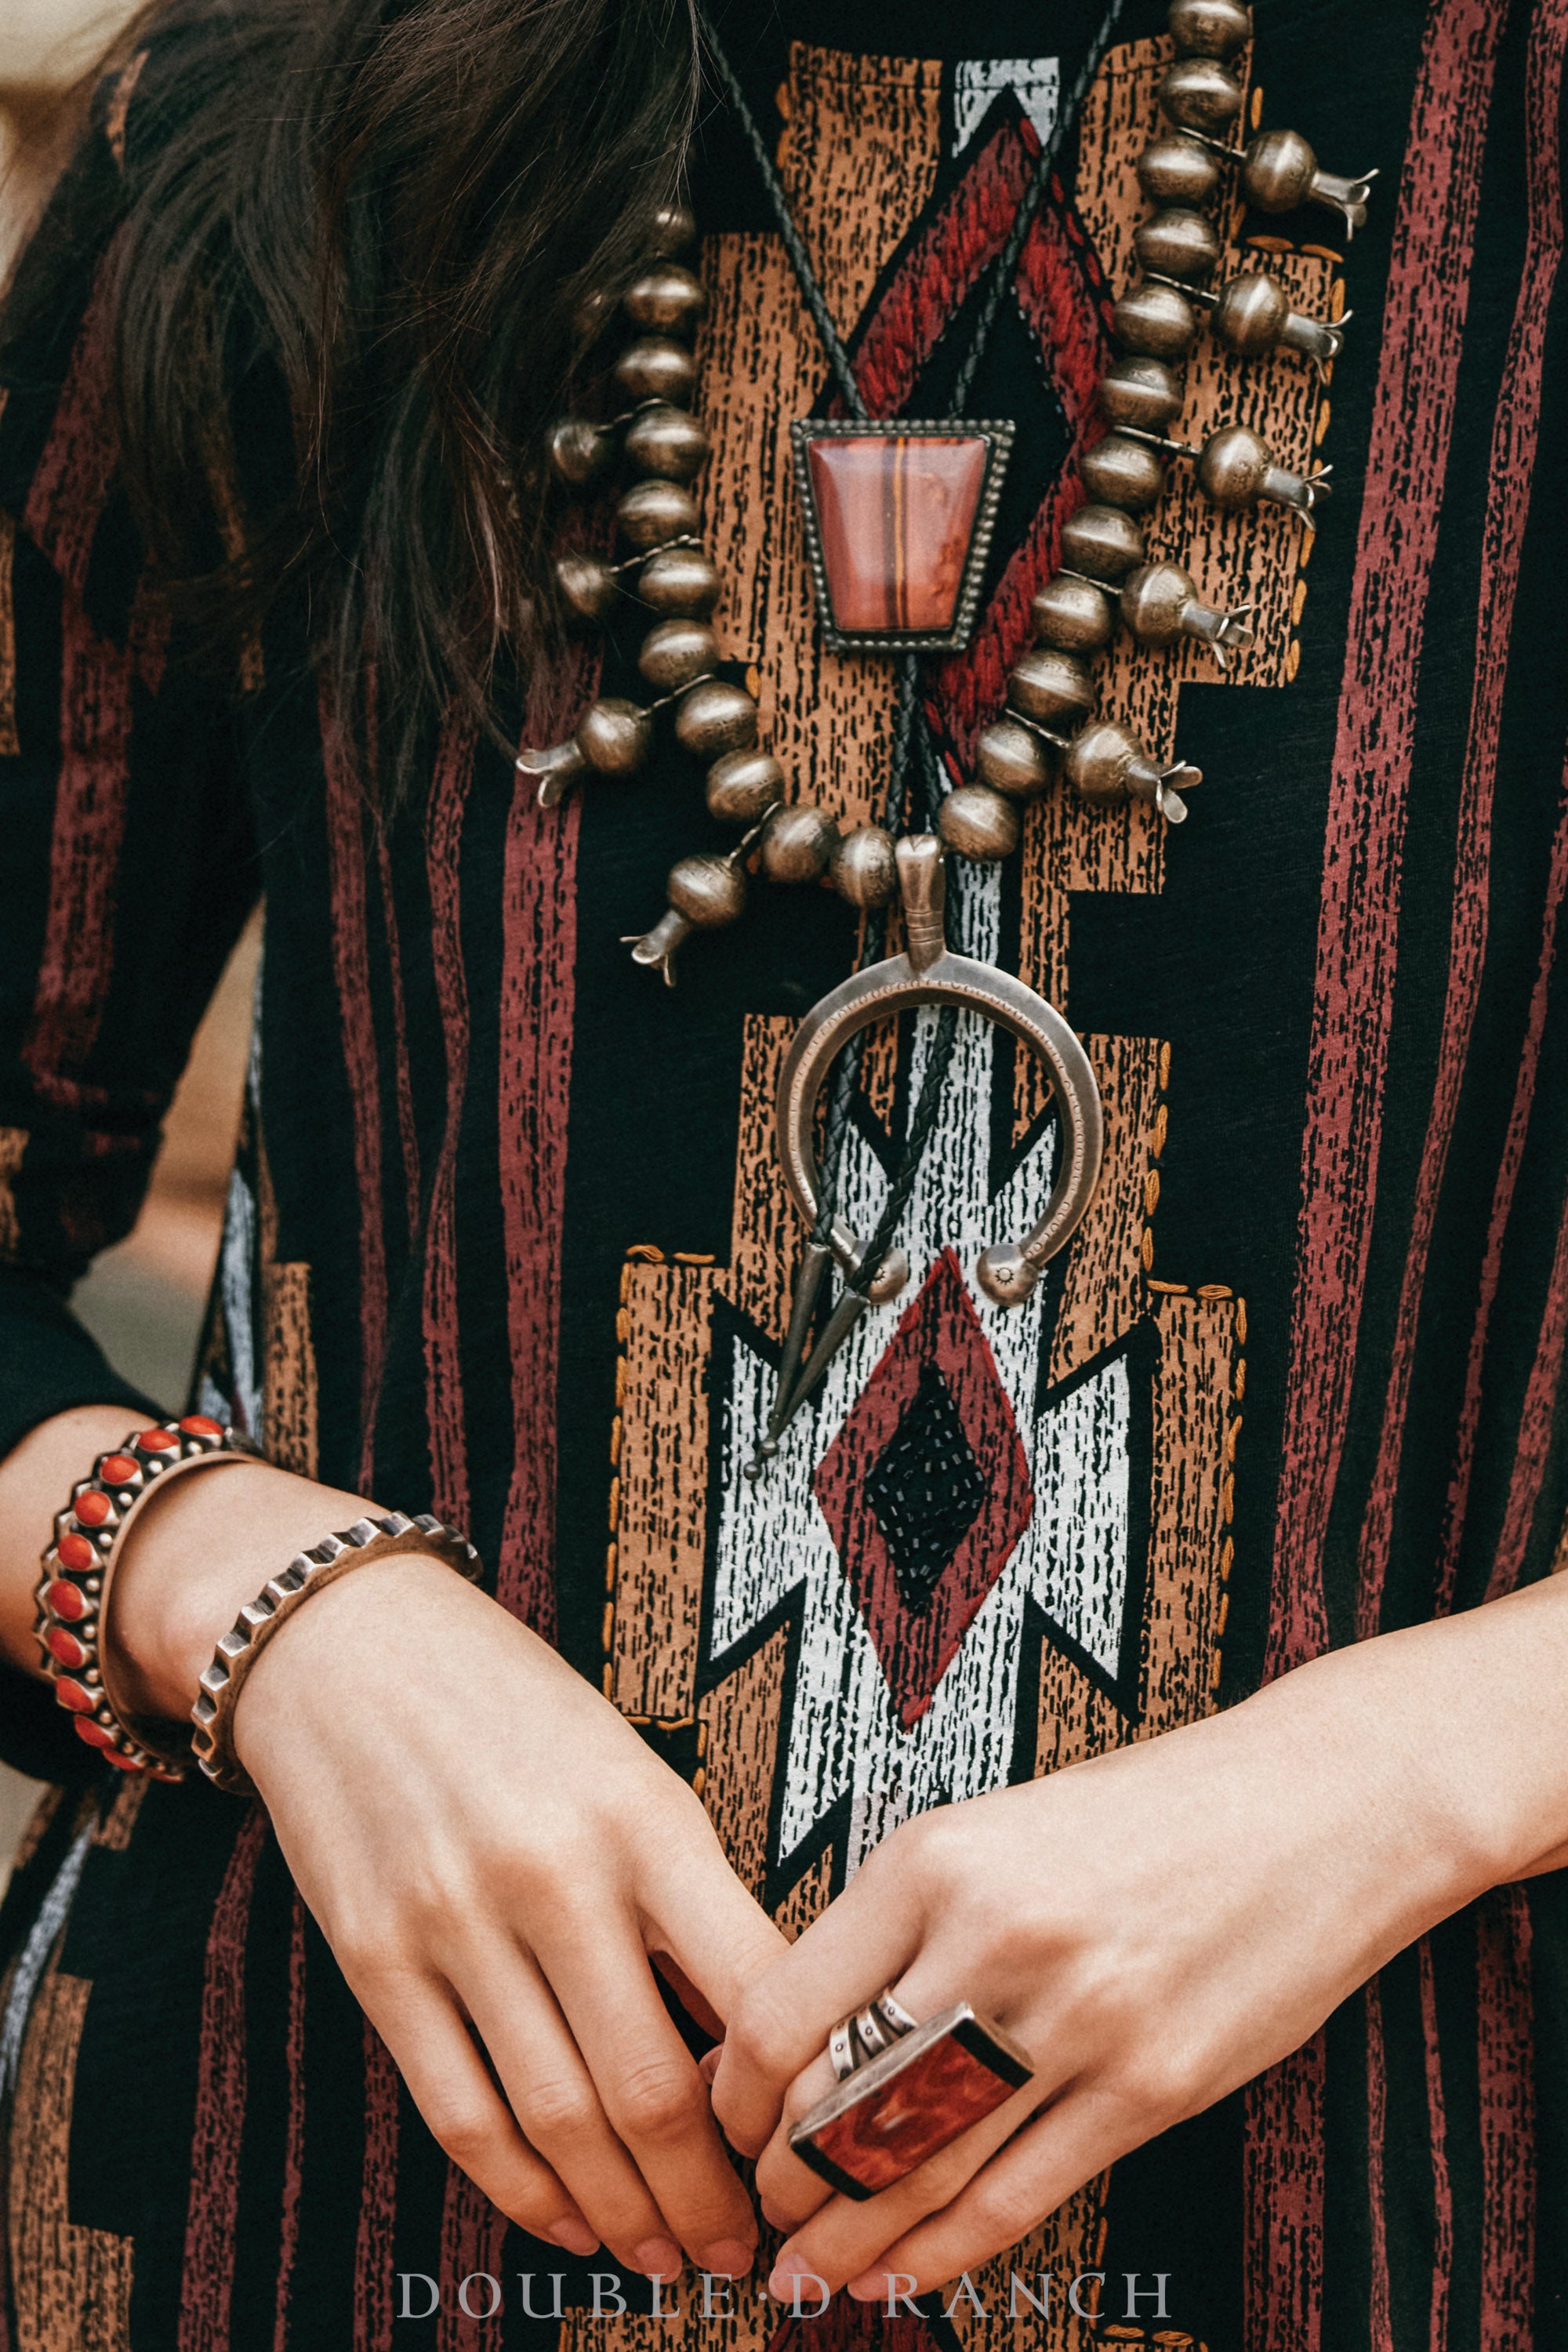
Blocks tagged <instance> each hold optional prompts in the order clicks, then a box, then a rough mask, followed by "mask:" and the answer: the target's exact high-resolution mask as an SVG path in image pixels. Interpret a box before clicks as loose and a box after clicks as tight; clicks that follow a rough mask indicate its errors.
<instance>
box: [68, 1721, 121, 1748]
mask: <svg viewBox="0 0 1568 2352" xmlns="http://www.w3.org/2000/svg"><path fill="white" fill-rule="evenodd" d="M72 1729H73V1730H74V1731H75V1733H76V1736H77V1738H79V1739H85V1740H86V1742H87V1744H88V1746H89V1748H112V1747H113V1745H114V1734H113V1732H112V1731H110V1730H109V1729H108V1727H106V1726H105V1725H104V1724H101V1723H94V1722H93V1720H92V1718H91V1717H90V1716H86V1715H79V1716H78V1717H77V1719H76V1722H75V1723H74V1725H73V1726H72Z"/></svg>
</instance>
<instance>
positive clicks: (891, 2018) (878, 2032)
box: [827, 1990, 919, 2083]
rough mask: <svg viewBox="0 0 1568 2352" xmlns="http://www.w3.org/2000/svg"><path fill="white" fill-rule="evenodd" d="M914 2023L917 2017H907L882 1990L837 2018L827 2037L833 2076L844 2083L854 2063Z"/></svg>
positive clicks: (873, 2054) (900, 2036)
mask: <svg viewBox="0 0 1568 2352" xmlns="http://www.w3.org/2000/svg"><path fill="white" fill-rule="evenodd" d="M918 2024H919V2020H918V2019H917V2018H913V2017H911V2016H910V2012H909V2011H908V2010H907V2009H905V2008H904V2007H903V2006H902V2004H901V2003H900V2002H899V2001H896V2000H894V1999H893V1996H892V1994H891V1993H890V1992H889V1991H887V1990H883V1991H881V1992H879V1994H878V1995H877V1998H876V2000H870V2001H868V2002H867V2004H866V2006H865V2008H864V2009H858V2010H856V2011H853V2013H852V2014H851V2015H850V2016H848V2017H844V2018H840V2020H839V2021H838V2023H837V2025H836V2026H835V2027H834V2029H833V2031H832V2032H831V2033H830V2034H829V2035H828V2037H827V2057H828V2063H829V2064H830V2065H831V2066H832V2068H833V2074H834V2080H835V2081H836V2082H839V2083H847V2081H848V2079H849V2077H850V2075H851V2074H854V2073H855V2072H856V2070H857V2069H858V2067H861V2066H865V2065H868V2064H869V2063H870V2061H871V2060H872V2059H873V2058H879V2057H880V2056H881V2055H882V2053H883V2052H884V2051H885V2050H890V2049H891V2048H892V2046H893V2044H894V2042H900V2041H902V2039H903V2037H904V2035H905V2034H906V2033H913V2032H915V2031H916V2028H917V2026H918Z"/></svg>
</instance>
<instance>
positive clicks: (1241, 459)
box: [1198, 425, 1274, 514]
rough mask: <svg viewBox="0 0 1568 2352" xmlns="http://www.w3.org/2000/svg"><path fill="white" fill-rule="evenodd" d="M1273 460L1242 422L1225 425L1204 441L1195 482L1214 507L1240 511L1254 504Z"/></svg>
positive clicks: (1259, 439) (1265, 445)
mask: <svg viewBox="0 0 1568 2352" xmlns="http://www.w3.org/2000/svg"><path fill="white" fill-rule="evenodd" d="M1273 463H1274V452H1273V451H1272V449H1270V447H1269V446H1268V442H1267V441H1265V440H1264V439H1263V437H1262V436H1261V435H1260V434H1257V433H1254V432H1252V431H1251V429H1250V428H1249V427H1248V426H1247V425H1226V427H1225V429H1224V431H1223V432H1220V433H1215V434H1213V435H1211V436H1210V438H1209V439H1208V440H1207V441H1206V442H1205V444H1204V452H1203V456H1202V457H1200V458H1199V459H1198V484H1199V487H1200V488H1202V489H1203V490H1204V491H1205V492H1206V494H1207V495H1208V497H1210V498H1211V499H1213V500H1214V502H1215V506H1216V507H1222V508H1224V509H1225V510H1226V512H1227V513H1229V514H1240V513H1242V512H1244V511H1245V509H1247V508H1248V507H1250V506H1252V505H1254V504H1255V503H1256V501H1257V499H1258V492H1259V490H1260V489H1261V488H1262V487H1263V478H1264V476H1265V474H1267V473H1268V469H1269V467H1271V466H1272V465H1273Z"/></svg>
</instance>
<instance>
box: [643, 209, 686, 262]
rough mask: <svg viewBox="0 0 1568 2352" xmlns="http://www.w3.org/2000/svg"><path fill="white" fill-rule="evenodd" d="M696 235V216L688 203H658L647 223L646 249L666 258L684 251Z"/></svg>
mask: <svg viewBox="0 0 1568 2352" xmlns="http://www.w3.org/2000/svg"><path fill="white" fill-rule="evenodd" d="M696 236H697V216H696V215H695V214H694V213H693V211H692V209H691V206H690V205H683V204H672V205H660V206H659V208H658V211H657V212H656V213H655V214H654V215H653V218H652V220H651V222H650V223H649V225H648V237H647V249H648V251H649V252H650V253H657V254H658V256H659V257H660V258H661V259H663V260H668V258H669V257H670V255H671V254H675V253H684V252H685V251H686V248H687V247H688V246H689V245H691V244H693V243H694V242H695V240H696Z"/></svg>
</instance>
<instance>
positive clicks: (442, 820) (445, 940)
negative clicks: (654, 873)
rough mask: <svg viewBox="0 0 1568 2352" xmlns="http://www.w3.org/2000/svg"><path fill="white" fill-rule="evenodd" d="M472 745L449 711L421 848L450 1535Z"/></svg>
mask: <svg viewBox="0 0 1568 2352" xmlns="http://www.w3.org/2000/svg"><path fill="white" fill-rule="evenodd" d="M475 740H476V729H475V726H474V721H473V719H472V718H471V717H470V716H469V715H468V712H467V711H463V712H449V713H448V714H447V719H446V720H445V721H444V723H443V725H442V729H441V740H440V742H439V743H438V745H437V751H436V771H435V775H434V777H433V778H432V781H431V789H430V814H429V830H428V834H427V836H426V873H427V877H428V886H429V891H430V915H431V924H430V946H431V957H432V961H433V962H434V965H435V972H436V996H437V1003H439V1005H440V1008H441V1035H442V1039H443V1042H444V1044H445V1046H446V1055H447V1116H446V1125H445V1128H444V1130H443V1133H442V1138H441V1152H440V1157H439V1159H438V1160H437V1163H436V1174H435V1181H434V1182H433V1184H432V1186H431V1190H430V1223H429V1229H428V1232H427V1234H426V1245H425V1298H424V1324H425V1393H426V1416H427V1419H428V1422H429V1426H430V1475H431V1483H432V1487H433V1502H434V1507H435V1510H436V1513H437V1517H440V1518H442V1519H444V1520H446V1522H447V1525H448V1526H449V1527H455V1528H466V1527H467V1525H468V1444H467V1439H466V1435H465V1430H464V1417H463V1376H462V1356H461V1350H460V1347H459V1341H458V1141H459V1137H460V1133H461V1129H462V1124H463V1097H464V1093H465V1090H466V1087H467V1084H468V982H467V980H466V979H465V977H464V972H463V943H462V934H461V929H460V919H461V911H462V882H461V877H460V875H459V872H458V857H459V854H460V851H461V847H462V835H463V811H464V808H465V806H466V804H467V800H468V784H469V781H470V779H471V777H472V774H473V766H474V745H475Z"/></svg>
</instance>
